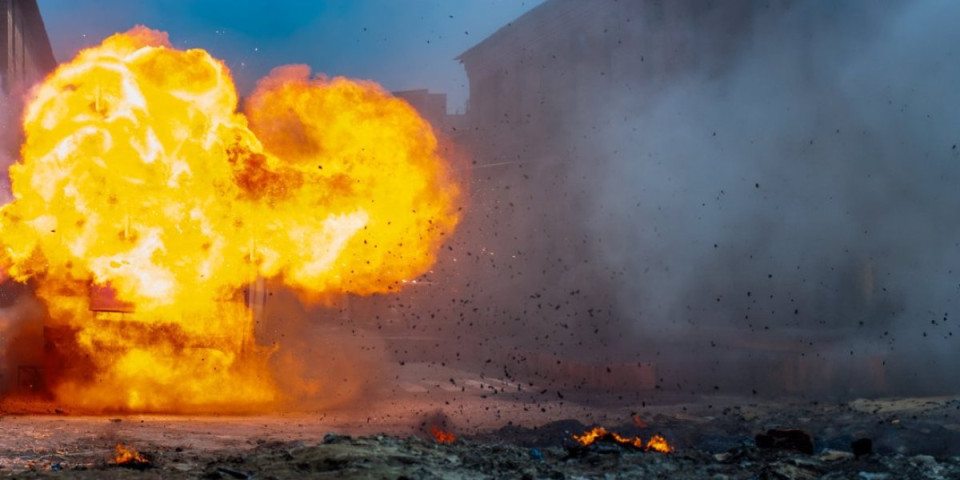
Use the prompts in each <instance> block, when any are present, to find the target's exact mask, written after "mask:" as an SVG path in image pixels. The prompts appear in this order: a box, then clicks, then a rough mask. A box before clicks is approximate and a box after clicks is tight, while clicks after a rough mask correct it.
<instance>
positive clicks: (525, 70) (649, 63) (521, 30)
mask: <svg viewBox="0 0 960 480" xmlns="http://www.w3.org/2000/svg"><path fill="white" fill-rule="evenodd" d="M793 3H794V0H766V1H754V0H727V1H720V0H670V1H668V0H636V1H619V0H599V1H591V2H583V1H579V0H547V1H546V2H544V3H543V4H541V5H540V6H538V7H536V8H534V9H532V10H530V11H529V12H528V13H526V14H525V15H523V16H521V17H520V18H518V19H516V20H515V21H513V22H512V23H510V24H508V25H506V26H505V27H503V28H501V29H500V30H498V31H497V32H496V33H494V34H493V35H491V36H490V37H488V38H486V39H484V40H483V41H481V42H480V43H478V44H477V45H475V46H474V47H472V48H470V49H469V50H467V51H465V52H464V53H463V54H461V55H460V56H459V57H457V59H458V60H460V61H461V62H462V63H463V66H464V68H465V70H466V73H467V77H468V79H469V82H470V98H469V102H468V107H467V117H468V118H467V122H468V124H469V125H470V126H471V127H473V128H474V129H475V131H476V132H478V137H482V138H479V139H476V140H475V141H477V142H479V143H480V144H481V145H484V146H486V145H489V144H498V145H502V146H506V147H508V148H511V149H512V148H515V147H518V146H519V147H521V148H522V149H523V150H524V151H525V152H527V153H528V154H531V155H537V154H540V153H545V152H547V151H549V150H550V147H551V146H552V145H556V144H557V141H556V137H560V136H563V135H564V134H566V133H569V132H570V131H572V130H575V129H577V128H579V126H580V125H578V122H579V120H580V119H581V117H583V116H585V115H586V114H587V113H588V112H590V111H591V110H592V109H595V108H597V107H598V106H602V105H604V104H605V103H608V102H617V101H618V98H620V97H622V96H623V95H624V94H630V95H631V96H633V97H643V96H653V95H656V94H657V92H658V91H660V89H661V87H662V86H664V85H665V84H667V83H669V82H670V81H672V80H674V79H676V78H677V77H679V76H680V75H683V74H685V73H689V72H692V71H707V72H709V71H710V70H715V71H719V70H722V69H723V68H724V67H725V65H726V64H727V62H728V61H729V59H730V56H731V55H733V53H734V51H735V50H736V49H737V47H740V46H742V44H743V43H744V42H747V41H749V40H752V38H751V37H752V35H753V32H754V30H755V26H756V23H757V22H758V20H759V19H760V18H762V17H763V16H764V15H765V14H767V13H769V12H771V11H778V10H780V11H782V10H786V9H787V8H789V7H790V6H791V5H792V4H793ZM483 139H486V140H483Z"/></svg>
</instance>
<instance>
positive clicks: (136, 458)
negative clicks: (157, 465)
mask: <svg viewBox="0 0 960 480" xmlns="http://www.w3.org/2000/svg"><path fill="white" fill-rule="evenodd" d="M116 450H117V454H116V455H115V456H114V461H115V462H116V463H117V465H149V464H150V460H148V459H147V458H146V457H144V456H143V455H140V452H137V451H136V449H134V448H132V447H125V446H124V445H123V444H121V443H118V444H117V448H116Z"/></svg>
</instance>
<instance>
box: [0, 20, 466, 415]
mask: <svg viewBox="0 0 960 480" xmlns="http://www.w3.org/2000/svg"><path fill="white" fill-rule="evenodd" d="M23 128H24V131H25V138H26V141H25V144H24V145H23V148H22V151H21V156H22V158H21V160H20V162H18V163H17V164H16V165H14V166H12V167H11V168H10V176H11V184H12V190H13V196H14V201H13V202H11V203H9V204H7V205H5V206H3V207H2V209H0V232H2V235H0V265H5V266H9V269H8V273H9V275H10V276H12V277H13V278H14V279H16V280H18V281H26V280H27V279H34V280H35V284H36V285H37V295H38V296H39V297H40V298H41V299H42V300H43V301H44V302H45V304H46V305H47V308H48V311H49V315H50V320H49V321H48V325H47V326H48V329H49V330H50V331H56V332H60V333H59V334H60V335H62V336H63V337H65V338H66V339H67V340H66V341H65V343H66V344H68V346H70V348H61V349H60V354H61V355H65V356H67V357H68V358H66V359H64V360H63V361H62V362H60V366H61V367H62V370H63V371H62V372H61V375H60V378H57V379H55V381H54V382H53V385H52V389H53V393H54V394H56V396H57V398H58V399H59V401H60V402H61V403H65V404H67V405H68V406H71V407H74V408H75V409H95V410H103V409H117V410H133V411H198V410H201V411H210V410H215V411H223V410H224V409H226V410H238V409H240V410H243V409H247V408H254V407H256V406H259V405H268V404H271V403H272V402H275V401H277V400H279V397H280V394H279V393H278V392H277V390H276V387H275V385H274V383H273V381H272V379H271V376H270V373H269V371H268V370H267V368H266V359H267V356H268V355H269V353H270V352H268V351H266V350H265V349H263V348H260V347H257V346H256V344H255V343H254V341H253V318H252V314H251V313H250V311H249V310H248V309H247V308H246V306H245V305H244V304H243V301H242V294H240V293H239V292H241V289H242V287H243V286H245V285H247V284H249V283H250V282H251V281H253V280H255V279H256V278H258V277H263V278H271V277H276V278H278V279H280V280H281V281H282V282H283V283H284V284H286V285H287V286H289V287H291V288H294V289H296V290H297V291H299V292H301V294H302V295H303V297H304V298H305V299H311V300H318V301H320V300H323V299H324V298H325V297H326V296H329V295H334V294H340V293H356V294H362V295H367V294H373V293H377V292H388V291H395V290H397V289H399V288H400V286H401V285H403V284H404V282H405V281H406V280H407V279H411V278H413V277H416V276H418V275H421V274H423V273H424V272H426V271H428V270H429V268H430V267H431V265H432V264H433V262H434V261H435V253H434V252H435V251H436V250H437V249H438V248H439V245H440V243H441V242H442V241H443V240H444V238H445V237H446V236H447V235H449V234H450V233H451V232H452V230H453V229H454V228H455V226H456V225H457V223H458V221H459V214H458V208H457V206H458V201H459V200H458V199H459V196H460V190H459V186H458V184H457V183H456V182H455V181H453V180H452V179H451V178H450V177H449V175H448V172H449V165H448V163H447V161H446V160H445V159H444V158H442V157H441V156H440V155H439V153H438V148H437V140H436V138H435V136H434V134H433V131H432V129H431V127H430V125H429V124H428V123H427V122H426V121H425V120H423V119H422V118H420V117H419V116H418V115H417V113H416V112H415V111H414V110H413V108H412V107H410V106H409V105H408V104H406V103H405V102H403V101H402V100H399V99H396V98H393V97H392V96H390V94H389V93H387V92H386V91H384V90H383V89H382V88H381V87H379V86H378V85H376V84H374V83H372V82H358V81H352V80H347V79H344V78H334V79H327V78H322V77H321V78H310V74H309V71H308V70H307V69H306V67H286V68H283V69H278V70H277V71H275V72H274V74H272V75H271V76H270V77H268V78H267V79H265V80H263V81H261V82H260V84H259V85H258V87H257V89H256V91H255V92H254V93H253V94H252V95H251V96H250V100H249V102H247V104H246V106H245V108H244V113H242V114H241V113H237V94H236V91H235V88H234V85H233V81H232V79H231V77H230V73H229V71H228V69H227V67H226V66H225V65H224V64H223V63H222V62H220V61H219V60H216V59H214V58H213V57H212V56H210V54H209V53H207V52H206V51H204V50H200V49H192V50H187V51H182V50H177V49H174V48H172V47H171V46H170V43H169V41H168V39H167V35H166V34H165V33H162V32H157V31H152V30H149V29H146V28H144V27H137V28H134V29H133V30H131V31H129V32H127V33H124V34H117V35H114V36H112V37H110V38H108V39H106V40H105V41H104V42H103V44H101V45H100V46H97V47H94V48H91V49H88V50H84V51H82V52H80V53H79V55H78V56H77V57H76V58H75V59H74V60H72V61H71V62H69V63H66V64H64V65H61V66H60V67H59V68H58V69H57V70H56V72H54V73H53V74H52V75H51V76H50V77H48V78H47V79H46V80H45V81H44V82H43V84H42V85H40V86H39V87H38V88H37V89H36V90H35V92H34V98H33V99H32V101H31V102H30V103H29V105H28V107H27V109H26V113H25V116H24V121H23ZM99 287H109V288H110V289H111V290H112V291H115V293H116V298H115V300H116V302H117V303H118V304H120V305H127V304H129V305H132V306H133V307H132V308H133V309H135V313H132V314H130V313H114V314H95V313H93V312H91V308H90V307H91V305H90V296H89V291H90V289H91V288H94V289H97V288H99Z"/></svg>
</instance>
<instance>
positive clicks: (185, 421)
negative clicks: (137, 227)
mask: <svg viewBox="0 0 960 480" xmlns="http://www.w3.org/2000/svg"><path fill="white" fill-rule="evenodd" d="M411 371H416V372H417V373H416V374H413V375H409V374H408V375H407V376H406V378H404V379H402V381H401V382H400V385H401V388H399V389H396V390H393V391H390V392H387V393H388V394H387V395H382V396H380V397H378V398H379V400H369V401H366V402H363V404H362V405H361V404H359V403H356V402H355V404H354V405H353V406H351V407H350V408H345V407H342V406H341V407H340V408H337V409H323V410H316V411H313V412H302V413H297V414H271V415H254V416H203V417H199V416H189V417H188V416H159V415H125V416H80V415H74V414H71V412H68V411H63V410H57V409H53V408H52V409H51V410H50V411H49V412H47V413H45V414H42V415H40V414H30V415H24V414H10V413H8V414H6V415H4V416H2V417H0V476H6V477H14V478H128V477H131V478H225V479H230V478H262V479H267V478H383V479H398V478H409V479H418V478H443V479H447V478H471V479H472V478H517V479H520V478H566V479H574V478H673V479H702V478H709V479H755V478H756V479H814V478H835V479H846V478H850V479H861V480H880V479H900V478H903V479H950V478H960V397H936V398H900V399H891V398H886V399H877V400H862V399H861V400H847V401H830V402H825V401H810V400H799V399H789V398H783V399H777V400H763V401H760V400H757V399H755V398H740V397H735V396H727V397H721V396H709V397H696V398H694V397H683V398H680V397H675V398H665V397H657V398H652V397H651V399H648V400H644V399H643V395H642V394H639V398H638V396H636V395H630V396H629V397H630V398H624V397H620V396H612V397H611V396H610V395H604V394H600V393H593V394H588V393H584V392H580V393H575V392H566V393H565V394H563V393H561V394H557V392H549V395H546V394H544V395H540V396H539V397H532V396H530V393H531V392H522V391H513V392H511V390H515V389H512V388H510V387H512V386H511V385H509V384H508V383H506V382H503V381H501V380H496V379H490V378H486V379H483V378H477V377H471V376H470V375H468V374H465V373H463V372H454V371H449V370H437V369H436V367H430V366H423V368H422V369H420V370H416V369H414V370H411ZM440 379H443V381H440ZM454 385H456V386H457V387H456V388H454ZM521 390H522V389H521ZM494 392H496V393H494ZM536 393H537V394H539V393H540V392H536ZM561 397H562V398H561ZM7 409H8V412H9V410H10V409H11V407H10V405H9V403H8V405H7ZM594 425H602V426H604V427H606V428H607V429H609V430H613V431H617V432H619V433H621V434H623V435H628V436H633V435H639V436H641V437H642V438H649V437H650V436H651V435H653V434H655V433H659V434H662V435H663V436H665V437H666V438H667V439H668V441H669V442H670V443H671V444H672V445H673V446H674V447H675V448H676V450H675V451H674V452H672V453H669V454H661V453H656V452H644V451H638V450H635V449H632V448H627V447H622V446H619V445H615V444H612V443H606V442H600V443H597V444H594V445H592V446H590V447H586V448H583V447H580V446H578V445H576V444H575V442H573V440H572V439H571V435H572V434H579V433H583V432H584V431H585V430H587V429H588V428H589V427H591V426H594ZM432 426H439V427H441V428H443V429H444V430H446V431H450V432H453V433H455V434H456V435H457V439H456V441H454V442H453V443H450V444H438V443H437V442H436V441H434V440H433V439H432V437H431V436H430V435H429V431H430V427H432ZM772 429H796V430H799V431H801V432H805V433H800V434H799V435H801V438H807V437H805V435H807V434H809V438H810V439H811V440H812V443H811V445H810V447H812V448H810V451H808V452H803V451H800V450H804V448H802V446H798V445H796V444H791V443H790V442H787V443H783V444H779V445H777V446H775V447H776V448H759V447H758V446H757V438H756V436H757V435H758V434H764V433H766V432H768V431H769V430H772ZM863 439H869V440H870V443H871V447H872V448H871V449H870V453H866V452H864V451H861V452H858V453H861V455H859V456H855V455H854V450H855V448H854V447H853V442H855V441H858V440H860V441H861V442H862V440H863ZM117 444H122V445H124V446H127V447H129V448H132V449H135V450H137V451H139V452H140V453H141V454H142V455H143V456H144V457H145V458H146V460H147V461H148V463H147V464H145V465H127V466H123V465H118V464H117V463H116V461H115V455H116V450H115V449H116V446H117ZM860 445H862V443H861V444H860Z"/></svg>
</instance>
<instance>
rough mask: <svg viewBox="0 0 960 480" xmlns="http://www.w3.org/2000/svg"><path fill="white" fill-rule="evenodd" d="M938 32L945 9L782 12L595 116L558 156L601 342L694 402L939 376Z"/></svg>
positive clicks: (947, 128) (941, 132)
mask: <svg viewBox="0 0 960 480" xmlns="http://www.w3.org/2000/svg"><path fill="white" fill-rule="evenodd" d="M958 19H960V8H958V6H957V5H955V4H953V3H951V2H908V3H904V2H887V3H885V4H884V5H882V6H881V5H878V4H876V3H874V2H842V3H835V2H813V1H811V2H795V3H794V4H793V5H792V7H790V8H786V9H783V10H778V9H773V10H771V11H769V12H768V13H765V14H759V15H757V16H756V17H755V18H754V19H753V21H752V22H750V24H749V25H745V26H743V29H742V30H738V31H732V32H728V31H724V32H721V31H719V30H718V31H714V32H711V33H710V34H711V35H714V36H715V37H716V38H713V39H708V43H709V42H713V41H715V42H717V43H726V44H729V45H732V46H733V49H732V53H730V54H726V55H723V56H719V55H718V56H717V57H716V58H717V59H709V60H706V61H703V62H701V63H700V66H701V67H702V68H697V69H693V70H692V71H689V72H684V73H683V74H682V75H677V76H674V77H671V78H670V81H669V82H667V83H666V84H663V85H659V86H657V85H654V86H653V87H652V88H654V89H655V90H654V92H655V93H653V94H650V91H649V89H647V91H646V92H644V93H643V94H641V93H640V92H641V91H643V89H642V88H641V89H638V88H624V90H623V91H620V92H617V93H615V94H614V95H613V96H612V98H614V99H615V101H614V102H610V103H606V102H604V103H598V104H597V105H596V106H597V108H596V110H595V111H594V112H593V113H592V115H589V116H587V121H585V122H584V123H582V124H580V125H579V126H580V128H581V129H582V131H583V132H586V133H584V134H583V135H580V136H578V137H577V138H576V140H575V142H574V143H573V145H572V146H571V150H572V151H575V152H577V154H579V155H580V156H583V157H584V159H585V161H583V162H581V163H580V165H582V166H583V167H584V169H582V170H581V171H579V172H578V174H579V177H580V179H582V180H584V181H585V182H586V183H585V184H582V185H578V187H580V188H583V189H585V190H587V191H589V192H591V193H590V194H588V195H587V197H586V198H587V201H588V202H590V209H589V211H590V213H589V214H588V215H587V218H588V232H589V233H590V234H591V235H592V236H593V237H594V238H595V240H594V242H593V243H592V246H593V251H594V252H596V254H597V256H598V258H600V259H601V261H600V262H599V263H600V264H601V265H603V267H604V268H606V269H608V270H609V271H611V272H615V278H614V279H613V281H610V282H609V283H608V285H609V286H610V287H611V288H612V289H613V290H614V292H615V295H616V298H617V313H618V317H619V318H620V319H621V320H622V329H623V330H622V332H623V333H625V335H624V336H623V337H622V340H623V341H622V342H617V343H616V348H618V349H620V350H623V351H630V352H634V351H636V350H637V349H638V348H639V349H653V350H655V351H657V352H658V353H662V354H663V355H664V356H665V357H666V358H667V360H664V361H663V364H665V365H675V366H678V368H679V370H678V372H676V375H677V376H678V377H681V378H682V377H684V376H686V377H687V378H695V379H700V380H702V381H700V380H698V381H696V382H694V385H691V386H690V388H693V389H698V388H702V389H703V390H704V391H707V390H712V389H713V388H719V387H720V386H722V385H723V384H724V382H726V383H727V384H732V385H734V386H739V387H740V388H744V387H746V388H748V389H751V388H752V389H754V390H757V389H760V390H764V389H766V390H767V391H770V390H771V389H775V388H778V387H774V386H772V385H770V382H780V386H783V383H784V382H787V383H789V382H790V381H791V379H790V377H791V376H794V377H796V376H800V377H802V376H804V375H806V376H811V377H819V378H818V379H817V380H816V381H807V382H806V383H807V384H810V385H814V386H816V385H817V384H819V386H821V387H828V388H829V389H833V390H834V391H838V393H862V391H864V390H866V391H870V390H871V389H877V388H882V389H883V388H885V389H893V390H896V389H913V390H914V391H917V390H916V389H931V388H939V389H940V390H942V389H943V388H944V387H943V385H944V383H943V381H944V380H945V379H948V378H955V374H956V368H955V367H954V365H955V363H956V362H955V359H956V351H957V347H958V344H957V342H958V341H960V338H958V337H960V330H957V328H956V326H957V321H958V320H957V319H956V318H952V315H956V313H955V312H956V308H957V306H958V293H960V290H958V289H960V270H958V269H960V246H958V241H960V223H958V222H957V221H956V215H957V212H958V211H960V194H958V185H960V164H958V161H960V150H958V147H957V144H958V143H960V110H958V109H957V106H958V105H960V90H958V88H957V85H960V61H958V60H960V47H958V46H960V31H958V30H957V29H956V28H955V25H956V23H957V20H958ZM688 33H689V34H690V35H691V36H694V35H699V36H703V35H704V32H702V31H699V32H692V31H691V32H688ZM713 53H716V52H715V51H714V52H713ZM711 60H712V61H711ZM633 87H636V86H635V85H634V86H633ZM586 159H589V160H586ZM783 365H786V366H785V367H783V368H782V369H781V366H783ZM918 371H922V372H923V373H922V374H917V372H918ZM692 372H699V374H695V373H692ZM705 378H710V380H709V381H710V382H715V383H707V380H705ZM851 379H853V380H851ZM807 380H813V379H807ZM667 382H669V380H667ZM800 383H804V382H802V381H801V382H800Z"/></svg>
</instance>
